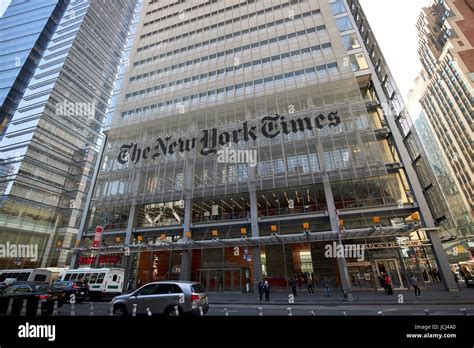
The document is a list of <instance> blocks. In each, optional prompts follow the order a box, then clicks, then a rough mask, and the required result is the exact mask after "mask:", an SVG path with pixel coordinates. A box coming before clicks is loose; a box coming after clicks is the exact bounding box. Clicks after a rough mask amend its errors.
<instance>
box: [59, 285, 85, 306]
mask: <svg viewBox="0 0 474 348" xmlns="http://www.w3.org/2000/svg"><path fill="white" fill-rule="evenodd" d="M53 286H54V287H55V288H57V289H60V290H62V291H64V294H65V298H64V300H65V301H69V299H70V298H71V295H74V296H75V298H76V301H77V302H78V303H81V302H82V301H84V300H85V299H86V298H87V297H88V295H89V286H88V285H87V283H83V282H78V281H64V280H57V281H55V282H54V283H53Z"/></svg>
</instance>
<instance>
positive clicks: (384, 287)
mask: <svg viewBox="0 0 474 348" xmlns="http://www.w3.org/2000/svg"><path fill="white" fill-rule="evenodd" d="M379 282H380V286H381V287H382V288H383V290H384V291H385V293H387V286H386V285H385V279H384V273H383V272H382V273H380V275H379Z"/></svg>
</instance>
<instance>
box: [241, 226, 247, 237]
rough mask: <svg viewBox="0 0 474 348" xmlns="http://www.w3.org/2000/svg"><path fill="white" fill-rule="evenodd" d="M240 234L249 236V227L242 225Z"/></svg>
mask: <svg viewBox="0 0 474 348" xmlns="http://www.w3.org/2000/svg"><path fill="white" fill-rule="evenodd" d="M240 234H241V235H242V237H246V236H247V229H246V228H245V227H242V228H241V229H240Z"/></svg>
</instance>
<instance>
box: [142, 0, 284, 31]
mask: <svg viewBox="0 0 474 348" xmlns="http://www.w3.org/2000/svg"><path fill="white" fill-rule="evenodd" d="M252 1H255V0H252ZM244 5H247V1H244V2H241V3H240V4H236V5H233V6H229V7H225V8H221V9H220V10H218V11H214V12H207V13H206V14H203V15H201V16H197V17H194V18H191V19H188V20H186V21H184V22H181V23H176V24H173V25H170V26H167V27H164V28H161V29H157V30H153V31H151V32H149V33H146V34H143V35H141V36H140V39H143V38H145V37H150V36H152V35H155V34H158V33H162V32H164V31H167V30H170V29H174V28H178V27H182V26H183V25H186V24H190V23H193V22H197V21H199V20H201V19H205V18H209V17H211V16H214V15H217V14H219V13H223V12H225V11H228V10H232V9H236V8H239V7H240V6H244ZM289 5H290V4H289V3H286V4H282V5H277V6H273V7H269V8H267V9H265V10H260V11H257V12H253V13H249V14H246V15H243V16H240V17H237V18H232V19H228V20H226V21H223V22H220V23H216V24H213V25H212V26H213V27H214V28H217V27H221V26H224V25H228V24H231V23H238V22H241V20H243V19H246V18H251V17H253V16H256V15H260V14H263V13H265V12H271V11H273V10H276V9H279V8H284V7H287V6H289ZM212 26H211V27H212Z"/></svg>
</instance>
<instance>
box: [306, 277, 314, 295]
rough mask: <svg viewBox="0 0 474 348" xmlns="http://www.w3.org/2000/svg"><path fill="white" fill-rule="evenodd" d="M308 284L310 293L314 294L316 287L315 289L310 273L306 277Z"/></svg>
mask: <svg viewBox="0 0 474 348" xmlns="http://www.w3.org/2000/svg"><path fill="white" fill-rule="evenodd" d="M306 286H307V287H308V292H309V293H310V294H314V289H313V278H311V276H310V275H308V276H307V277H306Z"/></svg>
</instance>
